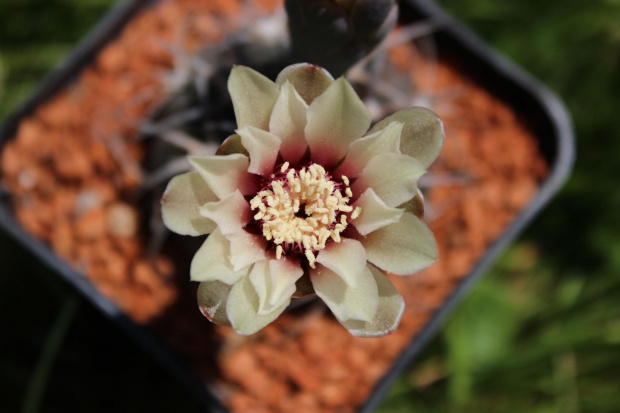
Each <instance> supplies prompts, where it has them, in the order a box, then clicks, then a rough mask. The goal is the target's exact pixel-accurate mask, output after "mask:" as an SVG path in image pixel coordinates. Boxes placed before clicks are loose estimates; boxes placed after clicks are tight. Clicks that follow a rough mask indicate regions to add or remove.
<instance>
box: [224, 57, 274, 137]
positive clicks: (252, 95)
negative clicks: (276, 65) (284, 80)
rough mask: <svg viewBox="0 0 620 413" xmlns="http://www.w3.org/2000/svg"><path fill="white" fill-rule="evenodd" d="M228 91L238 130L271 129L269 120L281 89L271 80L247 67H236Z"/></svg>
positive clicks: (229, 81)
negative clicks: (248, 127) (245, 128)
mask: <svg viewBox="0 0 620 413" xmlns="http://www.w3.org/2000/svg"><path fill="white" fill-rule="evenodd" d="M228 91H229V92H230V97H231V99H232V103H233V108H234V110H235V118H236V119H237V128H243V127H245V126H254V127H257V128H260V129H263V130H268V128H269V118H270V117H271V111H272V110H273V105H275V103H276V100H277V99H278V95H279V94H280V89H279V88H278V87H277V86H276V84H275V83H273V82H272V81H271V80H269V79H267V78H266V77H265V76H263V75H261V74H260V73H258V72H257V71H255V70H253V69H250V68H249V67H245V66H235V67H233V69H232V71H231V72H230V77H229V78H228Z"/></svg>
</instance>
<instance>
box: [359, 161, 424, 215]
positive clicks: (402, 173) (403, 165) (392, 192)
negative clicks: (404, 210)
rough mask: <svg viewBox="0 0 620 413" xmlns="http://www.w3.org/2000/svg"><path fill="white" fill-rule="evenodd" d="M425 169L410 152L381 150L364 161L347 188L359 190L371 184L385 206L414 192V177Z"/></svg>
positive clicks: (403, 200)
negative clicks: (382, 151)
mask: <svg viewBox="0 0 620 413" xmlns="http://www.w3.org/2000/svg"><path fill="white" fill-rule="evenodd" d="M425 172H426V171H425V170H424V167H423V166H422V165H421V164H420V162H418V161H417V160H416V159H415V158H412V157H411V156H407V155H399V154H395V153H382V154H380V155H377V156H374V157H373V158H372V159H371V160H370V162H368V165H366V167H365V168H364V169H363V170H362V173H361V174H360V176H359V178H358V179H357V181H355V183H353V185H352V187H351V190H352V191H353V193H354V194H362V193H364V192H365V191H366V189H368V188H372V189H373V190H374V191H375V193H376V194H377V195H378V196H379V198H381V199H382V200H383V202H385V204H386V205H387V206H389V207H397V206H399V205H401V204H402V203H403V202H406V201H409V200H410V199H411V198H413V197H414V196H415V194H416V193H417V191H418V179H419V178H420V177H421V176H422V175H423V174H424V173H425Z"/></svg>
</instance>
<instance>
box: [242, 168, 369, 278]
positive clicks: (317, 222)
mask: <svg viewBox="0 0 620 413" xmlns="http://www.w3.org/2000/svg"><path fill="white" fill-rule="evenodd" d="M272 177H273V178H272V179H273V180H272V181H271V182H270V183H269V184H268V185H267V188H266V189H263V190H262V191H260V192H259V193H258V194H256V196H255V197H254V198H252V200H251V201H250V206H251V208H252V210H258V211H257V213H256V214H255V215H254V219H255V220H256V221H258V222H259V224H260V227H261V229H262V232H263V236H264V237H265V239H266V240H267V241H271V242H273V244H275V246H276V258H277V259H281V258H283V257H284V256H286V254H287V253H292V252H299V253H301V252H302V251H303V256H304V257H306V259H307V260H308V264H309V265H310V267H311V268H315V261H316V256H317V253H318V252H319V251H321V250H322V249H325V246H326V243H327V242H328V241H329V240H330V239H331V240H333V241H334V242H340V240H341V238H340V234H341V233H342V232H343V231H344V230H345V229H346V228H347V225H348V221H349V220H350V219H354V218H356V217H357V216H359V214H360V212H361V211H360V209H359V208H356V209H355V211H354V210H353V208H352V207H351V206H350V205H349V202H350V200H351V197H352V196H353V193H352V192H351V188H350V187H349V179H348V178H347V177H346V176H342V182H335V181H333V180H332V179H331V177H330V176H329V174H328V173H327V172H326V171H325V169H324V168H323V167H322V166H320V165H318V164H310V165H309V166H307V167H304V168H301V170H299V171H297V170H295V169H294V168H289V163H288V162H286V163H284V164H283V165H282V167H281V168H280V175H279V176H277V177H275V176H274V175H272ZM351 211H353V213H352V214H351ZM349 215H350V218H349Z"/></svg>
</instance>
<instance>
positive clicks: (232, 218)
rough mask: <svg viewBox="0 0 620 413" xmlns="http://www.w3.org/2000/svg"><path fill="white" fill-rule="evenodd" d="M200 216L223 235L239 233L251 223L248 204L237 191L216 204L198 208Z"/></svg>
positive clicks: (250, 212) (210, 203) (211, 203)
mask: <svg viewBox="0 0 620 413" xmlns="http://www.w3.org/2000/svg"><path fill="white" fill-rule="evenodd" d="M200 215H202V216H203V217H205V218H208V219H210V220H211V221H213V222H215V223H216V224H217V227H218V228H219V229H220V232H221V233H222V234H224V235H228V234H232V233H235V232H238V231H241V228H243V227H245V226H246V225H247V224H248V222H250V221H252V209H251V208H250V204H249V203H248V201H246V199H245V198H244V197H243V195H241V192H240V191H239V190H236V191H235V192H233V193H231V194H228V195H226V196H225V197H223V198H222V199H220V200H219V201H217V202H208V203H206V204H204V205H203V206H201V207H200Z"/></svg>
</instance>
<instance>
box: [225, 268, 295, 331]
mask: <svg viewBox="0 0 620 413" xmlns="http://www.w3.org/2000/svg"><path fill="white" fill-rule="evenodd" d="M290 302H291V300H290V299H288V300H286V301H285V302H284V303H283V304H282V305H280V306H279V307H277V308H275V309H274V310H273V311H272V312H271V313H269V314H264V315H263V314H258V304H259V299H258V294H257V293H256V290H254V286H252V282H251V281H250V277H243V278H242V279H241V280H239V282H237V283H236V284H235V285H234V286H233V288H232V290H231V291H230V294H229V295H228V302H227V303H226V314H227V315H228V319H229V320H230V323H231V324H232V327H233V328H234V330H235V331H236V332H237V333H238V334H242V335H248V334H254V333H256V332H257V331H258V330H260V329H261V328H263V327H265V326H266V325H267V324H269V323H271V322H272V321H273V320H275V319H276V318H278V316H279V315H280V314H282V312H283V311H284V309H285V308H286V307H287V306H288V305H289V303H290Z"/></svg>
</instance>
